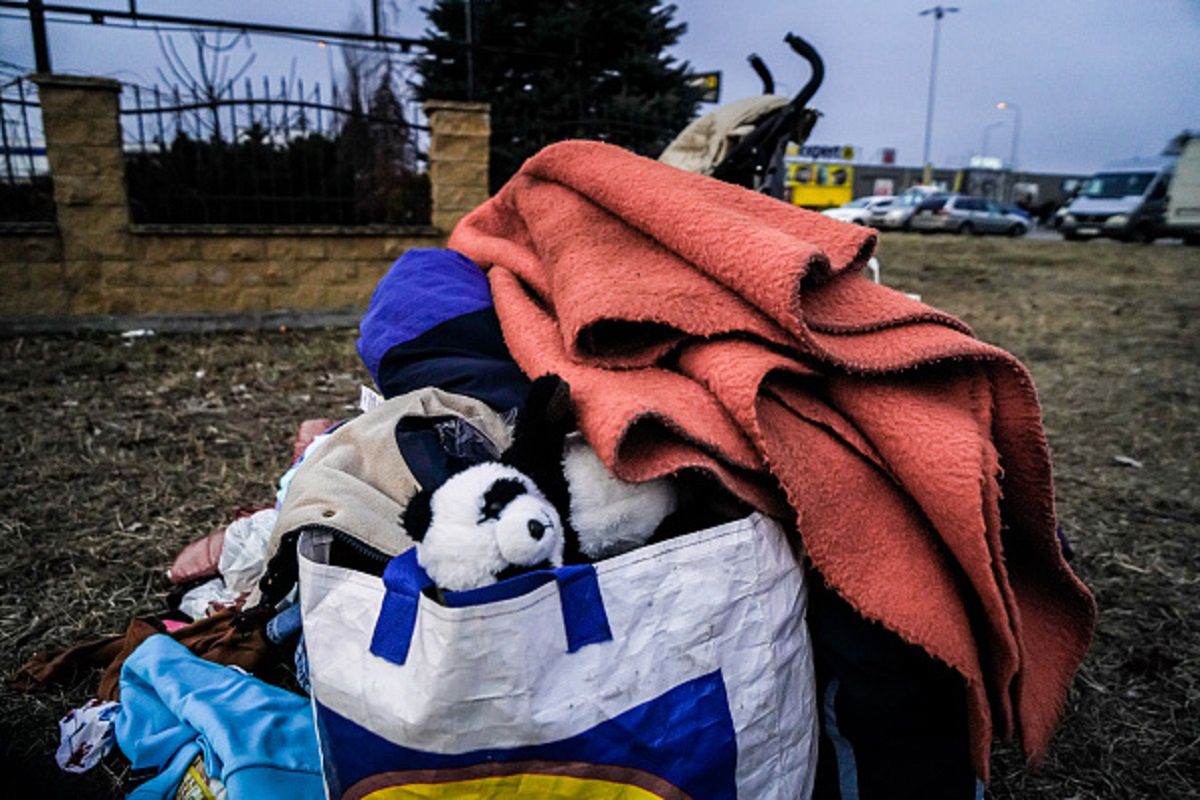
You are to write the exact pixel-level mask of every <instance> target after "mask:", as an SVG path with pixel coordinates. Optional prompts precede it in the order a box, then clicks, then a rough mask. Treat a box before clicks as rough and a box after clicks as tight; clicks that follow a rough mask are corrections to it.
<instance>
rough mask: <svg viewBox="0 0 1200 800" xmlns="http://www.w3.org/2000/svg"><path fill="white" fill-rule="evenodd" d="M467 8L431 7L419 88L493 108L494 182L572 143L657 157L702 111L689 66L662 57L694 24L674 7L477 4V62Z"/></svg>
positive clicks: (515, 1)
mask: <svg viewBox="0 0 1200 800" xmlns="http://www.w3.org/2000/svg"><path fill="white" fill-rule="evenodd" d="M467 5H468V4H467V2H466V0H435V1H434V3H433V5H432V6H431V7H429V8H427V9H425V12H426V14H427V15H428V18H429V22H430V23H431V25H432V26H433V28H432V29H431V30H428V31H426V35H427V38H428V40H429V42H430V54H431V57H430V58H428V59H426V60H424V61H422V62H421V63H420V64H419V65H418V71H419V73H420V78H421V83H420V85H419V86H416V87H414V88H415V89H416V91H417V94H418V96H419V97H420V98H421V99H422V100H425V99H440V100H468V99H472V100H478V101H482V102H487V103H490V104H491V107H492V111H491V115H492V152H491V159H492V163H491V184H492V189H493V190H495V189H497V188H498V187H499V186H500V185H501V184H503V183H504V181H506V180H507V179H508V178H509V177H510V176H511V175H512V174H513V173H514V172H515V171H516V170H517V168H518V167H520V165H521V163H522V162H523V161H524V160H525V159H526V158H528V157H529V156H531V155H533V154H534V153H536V152H537V151H538V150H540V149H541V148H542V147H543V146H545V145H547V144H550V143H552V142H557V141H561V140H563V139H600V140H603V141H607V142H612V143H613V144H618V145H621V146H623V147H626V148H629V149H630V150H633V151H634V152H636V153H641V154H643V155H648V156H657V155H658V154H659V153H660V152H661V151H662V149H663V148H664V147H666V146H667V144H669V143H670V141H671V140H672V139H673V138H674V137H675V135H676V134H677V133H678V132H679V131H680V130H682V129H683V127H684V126H685V125H686V124H687V123H688V122H689V121H690V120H691V118H692V116H693V114H694V112H695V109H696V105H697V102H698V91H697V90H696V89H694V88H692V87H691V86H689V85H688V83H687V70H688V65H687V64H686V63H678V62H676V60H675V59H674V58H672V57H671V56H669V55H666V54H665V53H664V50H665V49H666V48H667V47H669V46H671V45H673V44H675V43H676V42H677V41H679V37H680V36H681V35H682V34H683V33H684V31H685V30H686V27H687V26H686V25H683V24H674V23H673V22H672V16H673V15H674V13H675V10H676V9H675V6H673V5H660V4H659V3H658V2H657V1H656V0H472V2H471V6H473V9H474V13H473V18H472V24H471V34H472V35H471V38H472V41H473V42H474V43H475V46H474V48H473V49H472V51H471V54H470V55H471V58H470V59H469V58H468V52H467V49H466V48H465V46H464V45H465V41H466V31H467V27H466V23H467V19H466V10H467ZM469 61H473V63H472V64H471V65H470V66H471V67H472V69H471V75H472V78H473V79H472V80H471V81H470V84H471V85H470V87H468V83H469V81H468V62H469ZM469 88H470V89H471V91H470V95H471V96H468V94H469V91H468V89H469Z"/></svg>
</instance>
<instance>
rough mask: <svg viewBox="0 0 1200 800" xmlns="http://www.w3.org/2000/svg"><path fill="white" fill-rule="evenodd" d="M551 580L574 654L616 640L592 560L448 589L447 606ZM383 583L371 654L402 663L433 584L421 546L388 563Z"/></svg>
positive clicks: (502, 596)
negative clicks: (419, 552) (419, 556)
mask: <svg viewBox="0 0 1200 800" xmlns="http://www.w3.org/2000/svg"><path fill="white" fill-rule="evenodd" d="M551 581H554V582H555V583H556V584H557V585H558V599H559V603H560V605H561V607H562V617H563V628H564V629H565V631H566V634H567V652H568V653H574V652H576V651H577V650H579V649H581V648H583V647H585V646H586V645H589V644H595V643H597V642H607V641H610V640H612V638H613V635H612V630H611V629H610V628H609V626H608V614H607V613H606V612H605V610H604V598H603V597H602V596H601V595H600V581H599V580H598V579H597V577H596V568H595V567H593V566H592V565H591V564H575V565H571V566H566V567H558V568H557V569H549V570H535V571H533V572H526V573H524V574H522V575H518V576H516V577H514V578H509V579H508V580H504V581H500V582H499V583H494V584H492V585H490V586H484V587H482V588H479V589H470V590H467V591H465V592H446V593H445V595H444V597H445V602H446V605H447V606H449V607H451V608H465V607H468V606H478V605H486V604H488V603H495V602H498V601H500V600H508V599H510V598H513V597H519V596H520V595H523V594H526V593H528V592H531V591H533V590H534V589H536V588H537V587H539V586H542V585H544V584H547V583H550V582H551ZM383 584H384V589H385V594H384V597H383V606H382V608H380V610H379V619H377V620H376V621H375V632H374V635H373V636H372V637H371V653H372V655H376V656H378V657H380V658H382V659H385V660H387V661H390V662H391V663H393V664H401V665H402V664H404V662H405V661H407V660H408V649H409V646H410V644H411V643H412V637H413V631H414V630H415V629H416V626H417V612H418V610H419V609H420V600H421V593H422V591H424V590H425V589H426V588H427V587H429V586H432V585H433V581H431V580H430V579H429V576H428V575H426V574H425V570H424V569H422V568H421V565H420V564H418V563H417V551H416V550H415V549H410V550H407V551H405V552H403V553H401V554H400V555H398V556H396V557H395V558H393V559H392V560H391V561H390V562H389V563H388V565H387V569H385V570H384V573H383Z"/></svg>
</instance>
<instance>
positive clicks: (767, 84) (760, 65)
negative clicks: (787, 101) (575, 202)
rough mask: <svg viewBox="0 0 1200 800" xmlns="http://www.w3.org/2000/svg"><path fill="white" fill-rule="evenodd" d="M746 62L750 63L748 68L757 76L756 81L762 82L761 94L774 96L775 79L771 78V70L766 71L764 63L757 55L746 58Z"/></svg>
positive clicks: (753, 54)
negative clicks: (752, 69) (751, 68)
mask: <svg viewBox="0 0 1200 800" xmlns="http://www.w3.org/2000/svg"><path fill="white" fill-rule="evenodd" d="M746 60H747V61H749V62H750V66H751V67H753V68H754V71H755V72H756V73H757V74H758V79H759V80H760V81H762V85H763V91H762V93H763V94H775V79H774V78H773V77H771V70H769V69H767V65H766V63H765V62H764V61H763V60H762V58H760V57H759V55H758V53H751V54H750V55H748V56H746Z"/></svg>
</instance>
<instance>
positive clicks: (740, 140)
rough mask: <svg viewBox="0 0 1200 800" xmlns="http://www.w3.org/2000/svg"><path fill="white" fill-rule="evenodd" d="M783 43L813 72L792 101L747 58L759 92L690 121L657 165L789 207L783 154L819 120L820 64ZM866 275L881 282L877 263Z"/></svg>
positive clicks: (794, 42) (812, 54) (809, 51)
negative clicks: (812, 103) (760, 86)
mask: <svg viewBox="0 0 1200 800" xmlns="http://www.w3.org/2000/svg"><path fill="white" fill-rule="evenodd" d="M783 40H784V41H785V42H787V43H788V45H789V46H790V47H791V48H792V50H793V51H794V52H795V53H796V54H797V55H799V56H800V57H801V58H803V59H804V60H805V61H807V62H808V65H809V67H810V68H811V69H812V75H811V76H809V79H808V82H807V83H805V84H804V88H802V89H801V90H800V92H799V93H798V94H797V95H796V96H795V97H793V98H792V99H790V100H789V99H787V98H786V97H782V96H780V95H777V94H775V80H774V78H773V77H772V76H771V71H770V70H769V69H767V65H766V64H765V63H764V62H763V60H762V59H761V58H759V56H758V54H757V53H752V54H751V55H750V56H749V57H748V58H747V60H748V61H749V62H750V66H751V67H753V68H754V71H755V72H756V73H758V77H759V79H760V80H762V84H763V93H762V94H761V95H759V96H757V97H745V98H742V99H741V100H737V101H735V102H733V103H729V104H727V105H724V106H721V107H720V108H718V109H716V110H715V111H711V112H709V113H708V114H705V115H704V116H702V117H700V118H699V119H697V120H696V121H694V122H692V123H691V124H690V125H688V126H687V127H686V128H684V129H683V131H682V132H680V134H679V135H678V136H676V137H675V140H674V141H673V142H671V144H669V145H667V148H666V149H665V150H663V152H662V155H660V156H659V157H658V160H659V161H662V162H663V163H664V164H670V165H671V166H673V167H677V168H679V169H683V170H687V171H688V172H699V173H700V174H702V175H710V176H712V177H714V178H716V179H717V180H721V181H725V182H726V183H733V184H737V185H738V186H743V187H745V188H747V189H750V190H752V191H755V192H762V193H763V194H767V195H770V196H771V197H774V198H776V199H778V200H783V201H784V202H788V201H789V198H788V196H787V185H786V182H785V178H786V174H787V171H786V169H785V164H784V154H785V151H786V149H787V146H788V143H789V142H795V143H796V144H797V145H802V144H804V143H805V142H806V141H808V135H809V134H810V133H812V129H813V126H814V125H816V123H817V119H819V118H820V116H821V112H820V111H817V110H816V109H815V108H809V107H808V102H809V101H810V100H812V98H813V96H814V95H815V94H816V93H817V89H819V88H820V87H821V82H822V81H823V80H824V79H825V64H824V62H823V61H821V56H820V55H819V54H818V53H817V51H816V48H814V47H813V46H812V45H811V44H809V43H808V42H806V41H804V40H803V39H801V38H800V37H799V36H797V35H796V34H794V33H789V34H787V35H786V36H784V37H783ZM867 271H868V273H869V274H870V275H871V279H872V280H874V281H875V282H876V283H879V282H880V274H879V273H880V265H879V260H878V259H877V258H871V259H870V261H869V262H868V264H867Z"/></svg>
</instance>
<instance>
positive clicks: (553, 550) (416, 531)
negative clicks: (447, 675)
mask: <svg viewBox="0 0 1200 800" xmlns="http://www.w3.org/2000/svg"><path fill="white" fill-rule="evenodd" d="M574 428H575V415H574V409H573V406H572V405H571V399H570V389H569V387H568V386H567V384H566V383H565V382H563V381H562V380H561V379H559V378H557V377H555V376H546V377H543V378H539V379H538V380H537V381H535V382H534V383H533V386H532V387H531V389H530V392H529V396H528V398H527V400H526V403H525V405H524V407H523V408H522V410H521V412H520V414H519V416H518V418H517V424H516V429H515V432H514V435H513V443H512V445H511V446H510V447H509V449H508V450H506V451H505V452H504V453H503V454H502V455H501V456H500V458H499V460H498V461H486V462H483V463H479V464H475V465H473V466H468V467H466V468H465V469H462V470H460V471H457V472H455V473H453V474H452V475H450V476H449V477H448V478H446V479H445V481H444V482H443V483H442V484H441V485H440V486H437V487H436V488H433V489H425V488H422V489H421V490H420V491H419V492H417V493H416V495H414V496H413V497H412V499H411V500H410V501H409V503H408V506H407V507H406V508H405V511H404V515H403V519H402V520H401V524H402V525H403V527H404V530H405V532H406V533H407V534H408V536H409V538H411V539H413V540H414V541H415V542H416V547H417V561H418V563H420V565H421V566H422V567H423V568H424V569H425V571H426V573H427V574H428V575H429V577H430V579H431V580H432V581H433V582H434V583H435V584H436V585H437V586H438V587H439V588H440V589H443V590H449V591H462V590H465V589H473V588H478V587H480V586H485V585H487V584H489V583H492V582H494V581H496V580H501V579H503V578H506V577H509V576H511V575H514V574H518V573H520V572H523V571H527V570H531V569H540V568H549V567H556V566H561V565H562V564H563V563H581V562H587V561H595V560H598V559H600V558H607V557H610V556H613V555H617V554H619V553H623V552H626V551H628V550H632V549H633V548H635V547H638V546H640V545H642V544H645V543H646V542H647V541H648V540H649V539H650V538H651V537H652V536H653V535H654V534H655V532H656V531H658V530H659V528H660V525H661V524H662V523H663V521H664V520H665V519H667V518H668V517H670V516H671V515H672V513H673V512H674V511H675V510H676V507H677V505H678V497H677V493H676V491H675V488H674V486H673V484H672V483H671V481H670V480H669V479H666V478H660V479H658V480H654V481H649V482H646V483H638V484H633V483H628V482H626V481H622V480H620V479H618V478H616V477H614V476H613V475H612V474H611V473H609V471H608V470H607V468H606V467H605V466H604V464H603V462H601V460H600V458H599V457H598V456H597V455H596V453H595V451H594V450H593V449H592V448H591V446H590V445H588V444H587V442H586V440H584V438H583V437H582V436H581V435H580V434H579V433H578V432H575V430H574Z"/></svg>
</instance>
